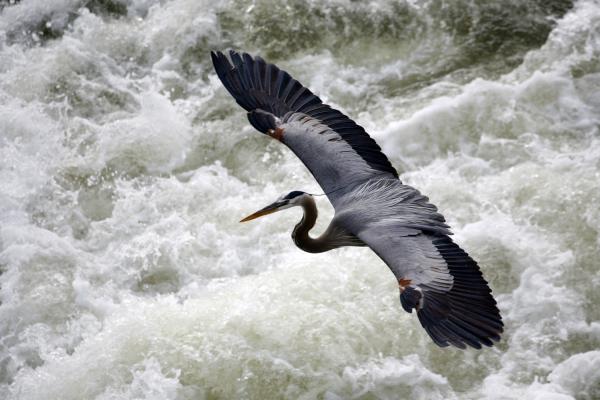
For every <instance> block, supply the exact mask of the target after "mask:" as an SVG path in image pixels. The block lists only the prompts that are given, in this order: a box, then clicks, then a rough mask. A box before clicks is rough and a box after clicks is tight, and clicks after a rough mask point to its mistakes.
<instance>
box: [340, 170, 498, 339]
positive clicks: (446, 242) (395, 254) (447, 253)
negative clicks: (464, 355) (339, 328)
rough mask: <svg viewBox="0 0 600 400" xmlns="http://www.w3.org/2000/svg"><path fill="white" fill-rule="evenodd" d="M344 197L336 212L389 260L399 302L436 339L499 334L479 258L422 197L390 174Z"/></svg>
mask: <svg viewBox="0 0 600 400" xmlns="http://www.w3.org/2000/svg"><path fill="white" fill-rule="evenodd" d="M349 197H352V199H353V203H352V205H350V204H344V202H342V204H341V206H342V208H343V209H344V210H345V211H343V212H342V213H341V214H340V215H339V216H337V215H336V218H340V222H341V224H342V226H344V228H345V229H346V230H348V231H349V232H351V233H353V234H354V235H356V236H357V237H358V238H359V239H360V240H362V241H363V242H364V243H365V244H366V245H367V246H369V247H370V248H371V249H372V250H373V251H374V252H375V253H376V254H377V255H378V256H379V257H380V258H381V259H382V260H383V261H384V262H385V263H386V264H387V265H388V267H390V269H391V270H392V272H393V273H394V275H395V276H396V279H397V280H398V284H399V286H400V301H401V303H402V307H403V308H404V309H405V310H406V311H407V312H412V309H413V308H415V309H416V310H417V316H418V318H419V321H420V322H421V325H422V326H423V328H425V330H426V331H427V333H428V334H429V336H431V338H432V339H433V341H434V342H435V343H436V344H438V345H439V346H442V347H445V346H448V345H453V346H456V347H459V348H464V347H465V345H469V346H472V347H475V348H481V345H482V344H483V345H486V346H491V345H492V340H496V341H497V340H499V339H500V333H502V330H503V323H502V318H501V317H500V312H499V311H498V308H497V307H496V301H495V300H494V298H493V297H492V294H491V290H490V288H489V287H488V284H487V282H486V281H485V279H484V278H483V276H482V274H481V271H480V270H479V266H478V265H477V263H476V262H475V261H474V260H473V259H472V258H471V257H469V255H468V254H467V253H466V252H465V251H463V250H462V249H461V248H460V247H459V246H458V245H456V244H455V243H454V242H453V241H452V239H450V237H449V236H448V234H449V233H450V232H449V231H448V227H447V225H446V224H445V223H444V218H443V217H442V216H441V214H439V213H437V210H436V208H435V206H433V205H432V204H430V203H429V202H428V199H427V197H425V196H423V195H421V194H420V193H419V192H418V191H417V190H415V189H413V188H411V187H410V186H406V185H403V184H401V183H399V182H398V181H392V180H380V181H371V182H367V183H366V184H364V185H362V186H361V187H358V188H356V190H355V191H354V192H353V193H352V196H349ZM365 210H368V211H365Z"/></svg>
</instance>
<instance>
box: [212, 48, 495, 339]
mask: <svg viewBox="0 0 600 400" xmlns="http://www.w3.org/2000/svg"><path fill="white" fill-rule="evenodd" d="M211 57H212V61H213V65H214V68H215V71H216V72H217V75H218V76H219V78H220V79H221V82H223V85H224V86H225V88H226V89H227V90H228V91H229V93H231V95H232V96H233V97H234V98H235V100H236V101H237V103H238V104H239V105H240V106H242V107H243V108H244V109H245V110H246V111H247V112H248V120H249V121H250V123H251V124H252V126H254V127H255V128H256V129H257V130H259V131H260V132H262V133H265V134H267V135H269V136H271V137H273V138H274V139H276V140H279V141H280V142H282V143H283V144H285V145H286V146H287V147H289V148H290V149H291V150H292V151H293V152H294V154H296V156H298V158H300V160H302V162H303V163H304V165H306V167H307V168H308V169H309V170H310V172H311V173H312V175H313V176H314V177H315V179H316V180H317V182H318V183H319V185H320V186H321V187H322V188H323V190H324V191H325V193H326V194H327V197H328V198H329V200H330V201H331V204H332V205H333V207H334V209H335V216H334V218H333V219H332V221H331V223H330V224H329V227H328V228H327V230H326V231H325V232H324V233H323V234H322V235H321V236H320V237H318V238H312V237H310V235H309V231H310V230H311V229H312V227H313V226H314V224H315V221H316V219H317V208H316V205H315V202H314V200H313V198H312V196H311V195H310V194H307V193H304V192H301V191H293V192H290V193H288V194H287V195H285V196H282V197H280V198H279V199H277V201H275V202H274V203H272V204H270V205H268V206H267V207H264V208H263V209H261V210H260V211H257V212H256V213H254V214H252V215H250V216H248V217H246V218H245V219H243V220H242V221H249V220H251V219H254V218H258V217H260V216H263V215H267V214H271V213H274V212H277V211H280V210H283V209H286V208H290V207H294V206H300V207H302V208H303V209H304V216H303V218H302V220H301V221H300V222H299V223H298V224H297V225H296V226H295V228H294V231H293V233H292V238H293V239H294V242H295V243H296V245H297V246H298V247H299V248H301V249H302V250H305V251H308V252H311V253H319V252H324V251H328V250H332V249H335V248H338V247H342V246H368V247H370V248H371V249H372V250H373V251H374V252H375V253H376V254H377V255H378V256H379V257H380V258H381V259H382V260H383V261H384V262H385V263H386V264H387V265H388V267H389V268H390V269H391V270H392V272H393V274H394V276H395V277H396V279H397V281H398V285H399V289H400V302H401V305H402V308H404V310H406V311H407V312H409V313H410V312H412V310H413V309H415V310H416V311H417V316H418V318H419V321H420V322H421V325H422V326H423V328H425V330H426V331H427V333H428V334H429V336H430V337H431V339H433V341H434V342H435V343H436V344H437V345H439V346H442V347H445V346H448V345H453V346H456V347H459V348H465V347H466V345H469V346H471V347H475V348H481V345H482V344H483V345H486V346H491V345H492V344H493V341H498V340H500V334H501V333H502V331H503V323H502V318H501V316H500V312H499V311H498V308H497V306H496V301H495V300H494V298H493V296H492V294H491V290H490V289H489V287H488V284H487V282H486V280H485V279H484V278H483V276H482V274H481V271H480V270H479V266H478V265H477V263H476V262H475V261H474V260H473V259H472V258H471V257H469V255H468V254H467V253H466V252H465V251H463V250H462V249H461V248H460V247H459V246H458V245H456V244H455V243H454V242H453V241H452V239H451V238H450V237H449V236H448V235H450V234H451V232H450V230H449V227H448V225H446V223H445V220H444V217H443V216H442V215H441V214H440V213H438V212H437V208H436V207H435V206H434V205H433V204H431V203H429V199H428V198H427V197H425V196H423V195H422V194H421V193H419V191H418V190H416V189H414V188H412V187H410V186H408V185H404V184H403V183H402V182H401V181H400V179H399V178H398V173H397V172H396V170H395V169H394V167H393V166H392V165H391V163H390V161H389V160H388V159H387V157H386V156H385V155H384V154H383V153H382V152H381V148H380V147H379V146H378V145H377V143H376V142H375V141H374V140H373V139H372V138H371V137H370V136H369V135H368V134H367V132H365V130H364V129H363V128H362V127H361V126H360V125H358V124H356V123H355V122H354V121H352V120H351V119H350V118H348V117H347V116H346V115H344V114H342V113H341V112H340V111H338V110H335V109H333V108H331V107H330V106H328V105H326V104H323V102H322V101H321V99H319V98H318V97H317V96H315V95H314V94H313V93H312V92H311V91H310V90H308V89H307V88H306V87H304V86H303V85H302V84H300V83H299V82H298V81H297V80H295V79H293V78H292V77H291V76H290V75H289V74H288V73H287V72H285V71H283V70H281V69H279V68H278V67H277V66H275V65H273V64H269V63H267V62H265V61H264V60H263V59H262V58H260V57H252V56H250V55H248V54H246V53H244V54H239V53H237V52H235V51H230V52H229V54H228V55H226V54H224V53H222V52H218V51H217V52H212V53H211Z"/></svg>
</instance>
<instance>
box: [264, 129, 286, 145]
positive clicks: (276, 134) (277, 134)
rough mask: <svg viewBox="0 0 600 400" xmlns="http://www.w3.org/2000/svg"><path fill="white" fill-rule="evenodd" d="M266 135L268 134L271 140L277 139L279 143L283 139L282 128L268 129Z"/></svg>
mask: <svg viewBox="0 0 600 400" xmlns="http://www.w3.org/2000/svg"><path fill="white" fill-rule="evenodd" d="M267 133H268V134H269V136H271V137H272V138H273V139H277V140H279V141H280V142H281V140H282V139H283V128H275V129H269V130H268V131H267Z"/></svg>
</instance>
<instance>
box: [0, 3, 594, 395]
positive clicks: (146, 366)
mask: <svg viewBox="0 0 600 400" xmlns="http://www.w3.org/2000/svg"><path fill="white" fill-rule="evenodd" d="M0 3H2V6H0V7H1V11H0V271H1V275H0V285H1V287H0V301H1V304H0V337H1V340H0V398H7V399H102V400H107V399H132V398H136V399H157V400H158V399H202V398H206V399H235V398H240V399H242V398H248V399H250V398H254V399H262V398H289V399H314V398H320V399H348V398H357V399H402V398H411V399H462V398H467V399H482V398H486V399H523V398H527V399H540V400H541V399H557V400H558V399H560V400H563V399H564V400H566V399H573V398H575V399H597V398H600V372H599V371H600V351H599V350H598V348H599V346H600V322H599V320H600V274H599V273H598V272H599V269H600V262H599V261H598V260H599V253H600V252H599V247H600V244H599V240H598V232H599V229H600V208H599V206H598V204H600V189H599V182H600V4H599V3H598V2H597V1H595V0H579V1H576V2H574V3H571V2H568V1H559V0H554V1H542V0H527V1H523V0H494V1H488V0H422V1H421V0H406V1H404V2H403V1H392V0H381V1H377V2H362V1H350V0H328V1H308V2H307V1H295V0H289V1H287V2H280V1H275V0H273V1H269V0H256V1H249V0H221V1H218V2H215V1H203V0H172V1H166V0H164V1H161V0H52V1H49V0H21V1H3V2H0ZM226 48H236V49H242V50H245V51H249V52H251V53H253V54H260V55H262V56H263V57H265V58H266V59H268V60H270V61H273V62H276V63H278V64H279V65H280V66H282V67H283V68H285V69H287V70H289V71H290V72H291V73H292V74H293V75H294V76H296V77H297V78H298V79H299V80H300V81H302V82H303V83H304V84H305V85H307V86H309V87H310V88H311V89H312V90H313V91H314V92H316V93H317V94H319V95H320V96H321V97H322V98H323V99H324V101H326V102H328V103H329V104H332V105H333V106H335V107H337V108H340V109H341V110H343V111H344V112H346V113H347V114H349V115H350V116H351V117H353V118H354V119H355V120H356V121H357V122H358V123H360V124H361V125H363V126H364V127H365V128H366V129H367V131H369V132H370V133H371V135H372V136H373V137H374V138H375V139H376V140H377V141H378V143H379V144H380V145H381V147H382V148H383V150H384V151H385V153H386V154H387V155H388V156H389V158H390V160H391V162H392V163H393V165H394V166H395V167H396V168H397V169H398V171H399V172H400V174H401V179H402V180H403V181H405V182H406V183H408V184H411V185H413V186H415V187H417V188H418V189H419V190H421V191H422V192H423V193H425V194H427V195H428V196H429V197H430V199H431V201H432V202H433V203H434V204H436V205H438V207H439V208H440V210H441V212H443V213H444V214H445V216H446V218H447V219H448V221H449V223H450V224H451V225H452V227H453V229H454V232H455V236H454V237H455V240H456V241H457V242H458V243H460V244H461V245H462V246H463V247H464V248H465V249H466V250H467V251H468V252H469V253H470V254H471V255H472V256H473V257H474V258H475V259H477V260H478V261H479V264H480V266H481V268H482V270H483V272H484V274H485V276H486V277H487V279H488V280H489V281H490V284H491V287H492V288H493V291H494V294H495V296H496V298H497V299H498V304H499V308H500V310H501V312H502V314H503V318H504V321H505V324H506V332H505V334H504V336H503V339H502V341H501V342H500V343H499V344H498V345H497V346H495V347H493V348H489V349H488V348H486V349H483V350H480V351H477V350H472V349H471V350H466V351H461V350H457V349H453V348H446V349H440V348H438V347H436V346H435V345H434V344H433V343H432V342H431V340H430V339H429V337H428V336H427V334H426V333H425V331H424V330H423V329H422V328H421V327H420V325H419V323H418V321H417V319H416V317H415V316H414V315H411V314H407V313H405V312H404V311H402V309H401V308H400V304H399V299H398V288H397V283H396V281H395V279H394V278H393V276H392V274H391V273H390V271H389V270H388V268H387V267H386V266H385V265H384V264H383V262H381V261H380V260H379V259H378V258H377V257H376V256H375V255H374V254H373V253H372V252H370V251H369V250H368V249H364V248H347V249H340V250H336V251H332V252H329V253H324V254H318V255H312V254H308V253H303V252H302V251H300V250H299V249H297V248H296V247H295V246H294V245H293V243H292V241H291V239H290V231H291V229H292V226H293V225H294V224H295V223H296V222H297V220H298V219H299V218H300V211H299V210H297V209H294V210H290V211H287V212H282V213H279V214H276V215H274V216H271V217H268V218H264V220H263V219H261V220H257V221H255V222H252V223H248V224H244V225H240V224H238V222H237V221H238V220H239V219H240V218H241V217H243V216H244V215H246V214H248V213H250V212H252V211H255V210H257V209H258V208H260V207H262V206H264V205H266V204H268V203H270V202H271V201H273V200H274V199H275V198H277V197H278V196H279V195H281V194H283V193H286V192H288V191H291V190H305V191H313V192H317V191H318V190H319V188H318V186H317V185H316V183H315V182H314V180H313V178H312V177H311V176H310V174H309V173H308V171H307V170H306V169H305V168H304V166H303V165H302V164H301V163H300V161H299V160H298V159H297V158H296V157H295V156H294V155H293V154H292V153H291V152H290V151H289V150H288V149H287V148H285V147H284V146H281V145H280V144H279V143H276V142H275V141H272V140H270V139H269V138H267V137H266V136H264V135H261V134H259V133H257V132H256V131H254V130H253V129H252V128H251V127H250V126H249V124H248V123H247V121H246V117H245V113H244V112H243V111H242V110H241V109H240V108H239V107H238V106H237V105H236V104H235V102H234V101H233V100H232V98H231V97H230V96H229V94H227V93H226V91H225V90H224V88H223V87H222V85H221V83H220V81H219V80H218V79H217V77H216V75H215V74H214V72H213V70H212V66H211V63H210V57H209V51H210V50H211V49H226ZM318 205H319V208H320V209H321V216H320V219H319V223H318V226H317V231H320V230H322V229H323V228H324V226H326V223H327V221H328V220H329V219H330V218H331V216H332V214H333V210H332V208H331V206H330V205H329V203H328V202H327V200H326V199H325V198H324V197H321V198H319V200H318Z"/></svg>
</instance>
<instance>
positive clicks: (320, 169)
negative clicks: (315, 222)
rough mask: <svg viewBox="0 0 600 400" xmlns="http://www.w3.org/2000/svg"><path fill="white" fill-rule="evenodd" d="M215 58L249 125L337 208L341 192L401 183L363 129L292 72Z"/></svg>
mask: <svg viewBox="0 0 600 400" xmlns="http://www.w3.org/2000/svg"><path fill="white" fill-rule="evenodd" d="M211 56H212V61H213V64H214V67H215V71H216V72H217V75H218V76H219V79H221V81H222V82H223V85H224V86H225V88H226V89H227V90H228V91H229V93H231V95H232V96H233V97H234V98H235V100H236V101H237V103H238V104H239V105H240V106H242V107H243V108H244V109H245V110H246V111H248V119H249V121H250V123H251V124H252V125H253V126H254V127H255V128H256V129H257V130H259V131H261V132H262V133H266V134H269V135H270V136H272V137H274V138H276V139H278V140H280V141H281V142H283V143H284V144H285V145H287V146H288V147H289V148H290V149H291V150H292V151H293V152H294V153H295V154H296V155H297V156H298V157H299V158H300V160H302V162H303V163H304V164H305V165H306V166H307V167H308V169H309V170H310V171H311V173H312V174H313V175H314V177H315V178H316V179H317V181H318V182H319V184H320V185H321V187H322V188H323V190H324V191H325V192H326V193H330V195H329V194H328V196H329V198H330V200H331V201H332V203H333V205H334V207H336V201H337V199H338V197H339V194H335V193H334V192H336V191H341V192H343V191H344V190H342V189H346V188H347V187H349V186H352V185H355V184H358V183H360V182H363V181H365V180H368V179H371V178H389V179H397V178H398V173H397V172H396V170H395V169H394V167H392V165H391V164H390V162H389V160H388V159H387V157H386V156H385V155H384V154H383V153H382V152H381V148H380V147H379V146H378V145H377V143H375V141H374V140H373V139H372V138H371V137H370V136H369V135H368V134H367V133H366V132H365V130H364V129H363V128H362V127H361V126H360V125H358V124H356V123H355V122H354V121H352V120H351V119H350V118H348V117H347V116H346V115H344V114H342V113H341V112H340V111H338V110H335V109H333V108H331V107H330V106H328V105H327V104H323V102H322V101H321V99H319V98H318V97H317V96H315V95H314V94H313V93H312V92H311V91H310V90H309V89H307V88H306V87H304V86H302V84H300V83H299V82H298V81H297V80H295V79H294V78H292V77H291V76H290V75H289V74H288V73H287V72H285V71H283V70H281V69H279V68H278V67H277V66H275V65H273V64H269V63H266V62H265V61H264V60H263V59H262V58H260V57H251V56H250V55H248V54H246V53H244V54H241V55H240V54H238V53H236V52H234V51H230V52H229V56H226V55H225V54H224V53H221V52H212V53H211Z"/></svg>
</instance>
